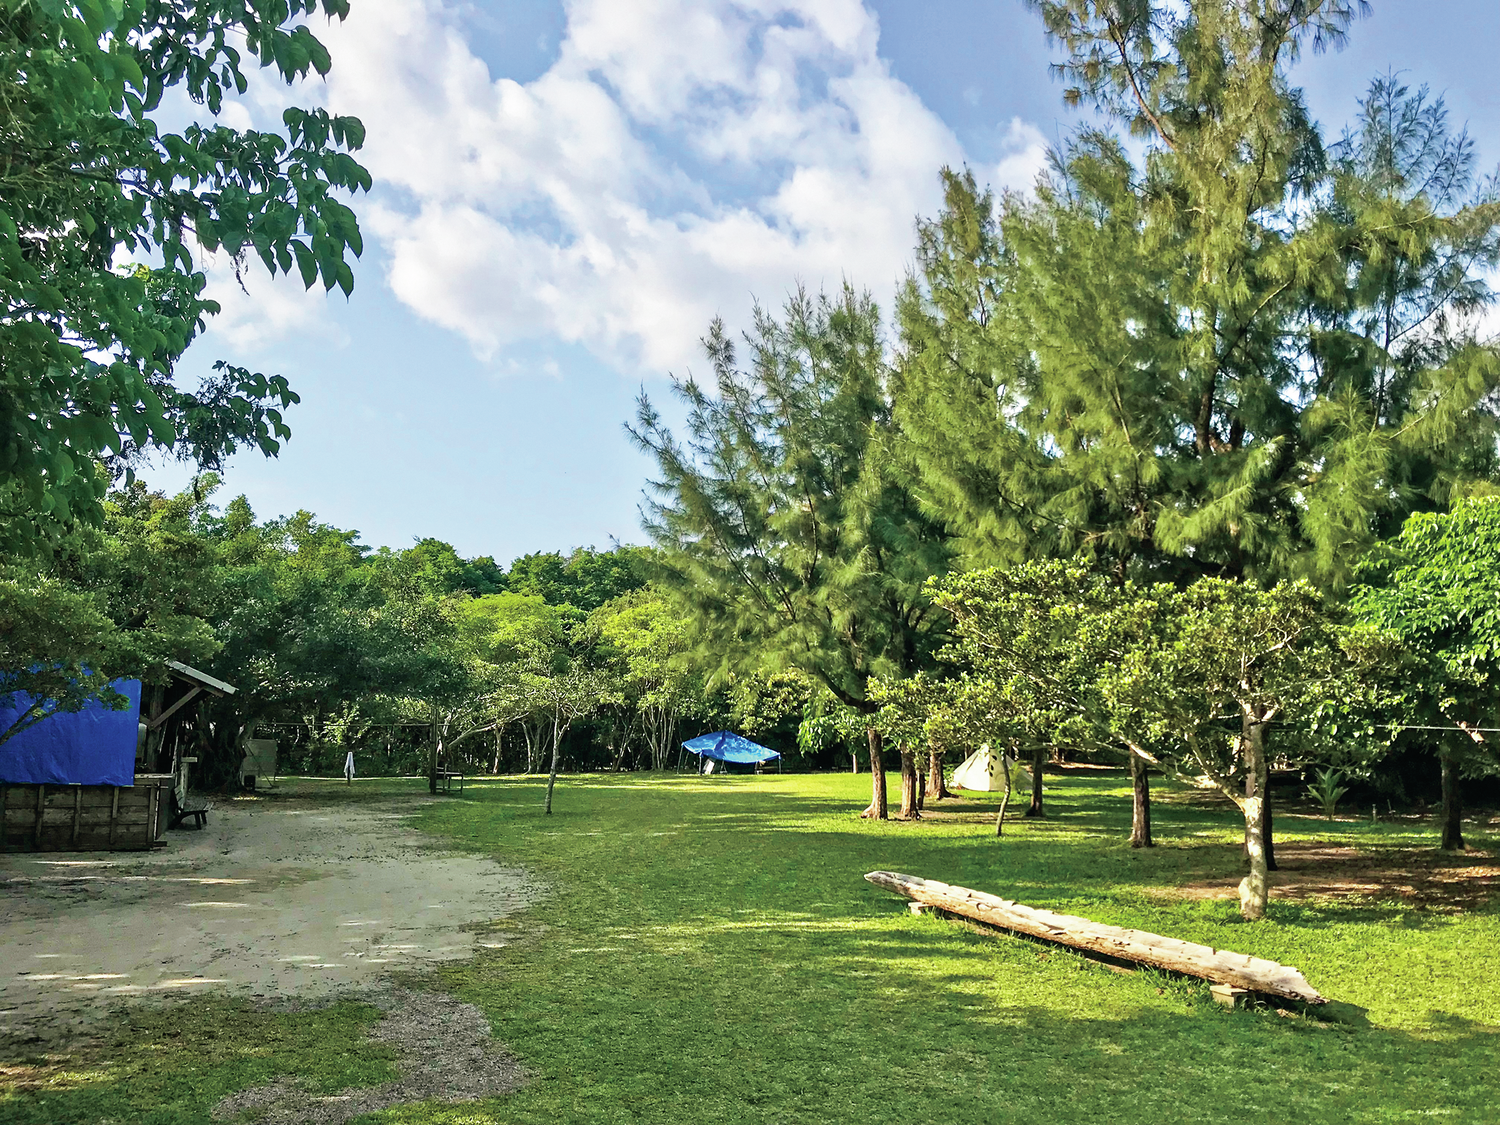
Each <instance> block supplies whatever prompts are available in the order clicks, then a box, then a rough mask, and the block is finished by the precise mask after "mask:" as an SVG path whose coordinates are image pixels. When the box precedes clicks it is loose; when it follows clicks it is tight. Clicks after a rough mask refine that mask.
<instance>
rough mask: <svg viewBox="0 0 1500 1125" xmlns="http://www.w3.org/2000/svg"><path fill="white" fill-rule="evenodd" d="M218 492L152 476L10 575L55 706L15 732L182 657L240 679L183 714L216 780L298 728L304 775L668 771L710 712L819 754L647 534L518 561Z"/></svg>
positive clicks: (288, 747)
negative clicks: (693, 622) (693, 632)
mask: <svg viewBox="0 0 1500 1125" xmlns="http://www.w3.org/2000/svg"><path fill="white" fill-rule="evenodd" d="M217 487H218V482H217V479H216V478H214V477H213V476H206V477H204V478H201V479H200V480H199V481H198V482H197V483H196V484H195V486H194V488H192V489H190V490H189V491H186V492H184V493H182V494H180V495H177V496H167V495H164V494H161V493H156V492H152V491H150V490H149V489H148V488H147V486H146V485H145V484H144V483H142V482H134V483H133V484H131V485H129V486H127V487H124V488H120V489H117V490H115V491H113V492H111V493H110V494H109V496H108V498H107V499H106V501H105V504H104V517H103V522H102V525H101V526H100V527H98V528H94V529H81V530H78V531H76V532H75V533H74V534H73V535H72V536H71V537H69V538H68V539H66V540H64V541H63V542H62V543H60V544H59V546H58V547H57V548H56V550H55V551H54V552H53V553H52V554H51V555H50V556H49V557H48V559H47V560H46V561H45V562H36V561H33V562H30V563H13V564H12V565H11V566H9V567H8V568H7V569H6V571H5V573H4V574H3V576H0V666H3V667H6V668H14V669H26V671H21V672H16V673H13V674H12V677H11V688H12V690H19V691H25V692H27V693H28V694H29V695H30V696H31V697H32V699H33V700H34V701H35V702H36V703H37V706H36V708H35V709H34V710H33V711H32V712H30V713H29V714H26V715H23V716H21V718H19V719H18V721H17V722H16V723H15V724H13V725H12V726H11V727H9V728H8V729H5V730H0V741H3V740H4V739H6V738H9V737H10V736H11V735H12V734H13V733H15V732H16V731H17V730H20V729H24V727H25V726H26V725H27V724H28V723H29V722H31V721H33V720H37V719H40V718H41V717H42V716H43V715H44V714H45V713H46V711H47V709H48V708H49V707H56V706H62V707H65V708H67V707H76V706H79V705H81V704H82V703H83V702H85V701H86V700H87V699H88V698H90V697H92V696H94V695H98V694H105V695H106V696H108V694H109V693H108V691H107V689H106V688H104V686H103V685H104V684H105V683H106V682H107V681H108V680H109V679H111V678H113V677H116V676H133V677H142V678H143V679H144V680H145V681H146V683H147V685H148V687H147V691H148V699H149V692H151V691H153V690H160V685H161V683H162V681H163V679H164V676H165V673H166V662H167V661H169V660H180V661H182V662H185V663H188V664H191V665H192V666H194V667H197V668H199V669H200V670H202V671H205V672H208V673H210V674H212V675H214V676H216V677H217V678H219V679H222V680H224V681H226V682H228V683H230V684H231V685H233V686H234V687H235V688H236V689H237V690H236V692H235V693H234V694H233V695H230V696H226V697H224V698H221V699H214V700H205V701H203V702H202V703H200V704H198V705H197V707H196V710H194V711H193V712H192V714H191V715H190V716H189V718H188V721H187V723H186V725H185V727H184V734H183V737H185V738H187V739H189V740H190V742H189V745H188V746H186V747H184V748H182V750H183V752H184V753H193V754H195V755H196V756H197V757H198V758H199V762H200V765H199V767H198V773H197V776H198V777H199V778H200V779H202V781H203V782H204V783H205V784H208V785H212V786H222V785H229V784H233V783H234V781H235V777H236V771H237V769H238V766H239V763H240V761H241V759H242V758H243V756H244V753H245V743H246V742H247V740H249V739H251V738H256V737H274V738H276V739H277V740H278V742H279V743H280V744H281V769H282V770H283V772H288V773H292V772H296V773H329V774H333V773H338V772H339V771H341V770H342V768H343V762H344V755H345V753H346V752H347V751H349V750H353V751H354V752H355V754H356V768H357V769H358V770H359V771H360V772H361V773H385V774H409V773H418V774H425V773H428V772H429V771H431V770H437V769H442V770H452V771H465V772H469V773H477V772H499V771H518V772H519V771H532V770H536V769H550V768H551V767H552V765H553V762H554V759H555V760H556V761H557V763H558V765H560V766H561V768H563V769H567V770H575V769H616V770H622V769H640V768H657V769H660V768H665V767H667V766H676V765H677V763H678V755H679V744H680V742H681V740H682V738H684V737H690V736H691V735H693V734H698V733H701V729H707V725H708V724H713V725H720V726H727V725H731V724H734V725H737V726H738V727H740V728H741V729H745V730H747V731H749V732H751V733H754V734H758V735H762V736H764V737H768V738H771V739H773V740H776V741H778V742H779V744H781V745H782V746H783V747H785V748H786V750H787V751H788V752H789V753H791V754H792V755H794V756H797V755H798V749H797V742H796V730H797V724H798V722H799V721H800V718H801V715H800V710H799V708H800V705H801V702H802V701H803V699H804V697H805V695H806V692H805V691H801V692H799V691H797V690H790V691H789V689H788V687H787V685H786V684H785V683H784V682H782V680H783V679H784V678H778V677H776V676H774V675H772V676H768V677H763V678H762V679H759V680H745V679H727V680H724V681H722V682H717V683H713V684H712V685H711V684H710V678H711V677H710V670H708V669H705V668H704V667H703V666H702V665H701V663H700V662H698V661H696V660H695V659H694V658H693V652H692V649H693V645H692V644H691V636H690V628H689V625H688V622H687V620H686V619H685V617H684V616H683V615H682V614H681V613H680V612H678V611H677V610H676V609H675V608H674V607H673V606H672V605H671V604H670V603H669V602H668V601H667V600H666V599H665V598H664V597H663V596H662V594H661V593H660V592H659V591H658V590H656V589H654V588H653V587H652V586H651V585H650V584H649V581H648V577H649V570H650V565H651V562H650V556H651V554H652V552H651V550H650V549H648V548H641V547H616V548H614V549H612V550H608V551H596V550H593V549H580V550H576V551H573V552H571V553H570V554H567V555H563V554H560V553H557V552H540V553H535V554H530V555H526V556H523V557H521V558H518V559H516V560H514V561H513V562H512V563H511V564H510V566H509V567H508V568H506V567H502V566H500V565H499V564H497V563H496V562H495V561H494V559H492V558H488V557H481V558H470V559H466V558H462V557H460V556H459V554H458V553H457V552H456V551H455V550H454V548H453V547H452V546H451V545H449V544H447V543H444V542H441V541H440V540H437V539H423V540H421V541H419V542H417V543H416V544H415V545H413V546H412V547H409V548H407V549H405V550H394V551H393V550H389V549H384V548H382V549H381V550H378V551H373V550H371V549H370V548H369V547H368V546H366V545H364V544H362V543H361V542H360V541H359V537H358V534H357V533H356V532H353V531H347V530H342V529H339V528H337V527H333V526H331V525H329V524H325V523H322V522H320V521H318V520H317V519H316V518H315V517H314V516H312V515H311V514H310V513H308V512H298V513H297V514H296V515H293V516H290V517H285V518H278V519H271V520H265V521H259V520H257V519H256V517H255V515H254V513H253V512H252V511H251V509H250V506H249V504H248V503H247V502H246V500H245V499H244V498H243V497H239V498H236V499H234V500H232V501H230V502H229V503H228V504H227V505H224V506H223V507H222V508H221V507H218V506H216V505H215V504H214V503H213V494H214V492H215V490H216V488H217ZM687 723H692V724H696V725H695V729H692V730H690V731H686V732H684V731H683V726H684V724H687ZM828 753H829V754H831V753H832V751H831V750H830V751H829V752H828ZM168 755H170V748H168ZM825 756H827V755H825ZM806 760H808V761H812V760H814V759H811V758H807V759H806Z"/></svg>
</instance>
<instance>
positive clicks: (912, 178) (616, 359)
mask: <svg viewBox="0 0 1500 1125" xmlns="http://www.w3.org/2000/svg"><path fill="white" fill-rule="evenodd" d="M566 12H567V20H568V23H567V32H566V35H565V37H564V40H563V42H562V45H561V48H560V51H559V55H558V58H557V59H556V61H555V63H554V64H553V66H552V67H551V68H550V69H549V70H548V71H547V72H546V73H545V74H543V75H542V76H541V77H539V78H538V79H536V80H535V81H533V82H529V83H527V84H525V85H521V84H518V83H516V82H514V81H511V80H509V79H506V78H500V79H498V80H496V79H494V78H492V76H491V75H490V74H489V72H488V70H487V68H486V66H485V65H484V63H483V62H482V61H481V60H479V59H478V58H476V57H475V56H474V54H473V53H472V51H471V50H470V49H469V47H468V45H467V44H466V43H465V41H464V39H463V36H462V34H461V31H460V28H459V25H458V24H457V23H456V21H455V18H454V17H453V15H452V13H451V12H449V11H448V10H446V9H445V8H443V7H442V6H441V2H440V0H362V2H361V3H360V4H358V5H357V6H354V8H353V11H352V14H351V15H350V17H349V19H348V21H347V22H346V23H345V24H343V25H342V26H340V27H336V28H334V29H331V30H329V31H328V32H327V33H326V34H324V33H322V32H320V34H323V37H324V38H325V41H326V42H327V43H328V44H329V46H330V49H331V51H332V53H333V57H334V69H333V72H332V75H331V77H330V83H329V92H328V101H329V105H330V107H331V108H333V109H334V110H335V111H337V112H342V113H353V114H356V115H358V116H360V117H361V118H363V120H364V121H365V123H366V125H367V127H368V129H369V139H368V141H367V144H366V148H365V150H364V152H363V154H362V159H363V160H364V161H365V163H366V164H367V166H368V167H369V168H370V169H371V172H372V173H373V175H374V176H375V179H376V181H377V184H379V185H381V186H380V188H379V189H378V191H377V196H378V199H377V201H376V202H375V203H374V205H366V206H364V207H362V208H361V213H362V217H363V219H364V224H365V227H366V229H367V230H368V231H369V232H370V233H372V234H373V235H374V236H375V237H376V238H377V239H379V241H380V242H381V243H382V244H383V249H384V250H385V254H386V256H387V259H388V262H389V265H388V271H389V272H388V278H389V282H390V284H391V286H392V288H393V289H394V291H395V292H396V294H397V295H398V296H399V297H400V299H401V300H402V301H404V302H405V303H406V304H407V305H409V306H410V307H411V308H412V309H414V310H415V311H416V312H417V313H419V314H420V315H422V316H423V317H426V318H427V319H429V320H432V321H434V322H436V323H438V324H441V325H444V326H446V327H448V328H451V329H453V330H454V331H457V332H459V333H462V334H463V335H464V336H465V337H466V338H467V339H468V340H469V341H470V342H471V344H472V346H473V347H474V348H475V350H476V351H478V352H479V353H480V354H482V355H493V354H495V353H497V352H500V351H502V350H503V349H504V348H505V347H506V346H507V345H508V344H511V343H513V342H516V341H520V340H526V339H546V338H554V339H559V340H561V341H564V342H567V343H571V344H580V345H582V346H584V347H585V348H587V349H589V350H590V351H591V352H593V353H594V354H596V355H597V356H599V357H600V358H601V359H604V360H605V361H607V362H610V363H613V364H616V365H618V366H621V367H623V368H625V369H627V370H629V371H631V372H632V373H635V372H638V371H647V372H649V371H661V370H663V369H679V370H680V369H681V368H682V367H683V366H685V365H686V364H688V363H690V362H696V360H697V358H698V349H697V343H696V341H697V339H698V338H699V336H701V335H702V333H703V331H704V330H705V328H706V327H707V324H708V321H709V320H710V318H712V317H713V316H714V315H715V314H723V315H725V317H726V319H728V320H730V321H731V323H735V324H743V323H744V322H745V320H746V317H747V313H748V310H749V307H750V302H751V297H752V294H753V295H754V296H757V297H759V298H761V299H762V300H764V301H766V302H767V303H772V304H775V303H779V301H780V299H781V298H782V296H783V295H784V294H785V293H786V292H787V290H788V289H789V288H791V287H792V286H793V285H794V284H796V283H797V282H798V281H803V282H805V283H807V284H808V285H810V286H812V287H818V286H823V285H829V286H833V285H837V284H839V283H840V282H841V281H842V280H843V279H844V278H846V277H847V278H848V279H850V280H852V281H854V282H855V283H856V284H859V285H868V286H869V287H871V288H872V289H873V290H874V291H875V293H876V295H877V297H888V295H889V293H890V291H891V289H892V286H893V284H894V282H895V281H896V280H897V278H898V277H899V276H900V274H901V273H902V272H903V270H904V268H905V264H906V262H907V261H908V260H909V258H910V253H911V245H912V222H913V220H914V218H915V217H916V216H917V215H918V214H919V213H926V214H930V213H932V212H934V211H935V210H936V208H937V206H938V203H939V197H938V186H937V175H936V173H937V169H938V168H939V167H940V166H941V165H942V164H944V163H953V164H958V163H961V162H962V161H963V153H962V151H961V149H960V147H959V145H958V142H957V141H956V139H955V138H954V137H953V135H952V133H951V132H950V131H949V130H948V129H947V127H946V126H944V125H943V123H942V122H941V121H940V120H939V119H938V118H937V117H936V116H935V115H934V114H933V113H932V112H931V111H929V110H928V109H927V108H926V107H925V106H924V105H922V103H921V101H920V100H919V99H918V98H917V97H916V95H915V94H914V93H913V92H912V91H911V90H910V89H908V88H907V87H906V86H905V85H903V84H902V83H901V82H899V81H898V80H896V79H895V78H894V77H893V76H892V74H891V72H890V69H889V67H888V66H887V64H886V63H885V62H884V60H882V59H881V58H879V56H878V54H877V51H876V46H877V41H878V30H879V29H878V25H877V23H876V19H875V17H874V15H873V14H872V13H870V12H869V11H867V10H866V9H865V8H864V6H863V5H862V4H861V3H860V2H859V0H739V2H731V0H630V2H628V3H627V2H622V0H568V2H567V3H566ZM1027 129H1028V127H1026V126H1024V125H1022V124H1021V123H1019V122H1016V123H1012V127H1011V137H1012V141H1013V143H1012V145H1011V148H1012V149H1013V151H1012V153H1011V154H1010V155H1008V156H1007V157H1006V160H1005V161H1004V162H1003V163H1002V164H1001V165H1000V166H999V172H998V174H999V175H1000V176H1001V178H1002V182H1005V183H1008V184H1009V183H1014V184H1015V186H1022V184H1021V183H1020V181H1021V180H1028V181H1029V178H1030V177H1029V175H1027V172H1028V170H1029V169H1033V168H1034V166H1035V164H1036V160H1037V157H1036V154H1035V152H1034V151H1033V150H1034V148H1035V145H1036V144H1039V143H1040V138H1039V135H1035V130H1034V129H1032V130H1030V131H1029V132H1027Z"/></svg>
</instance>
